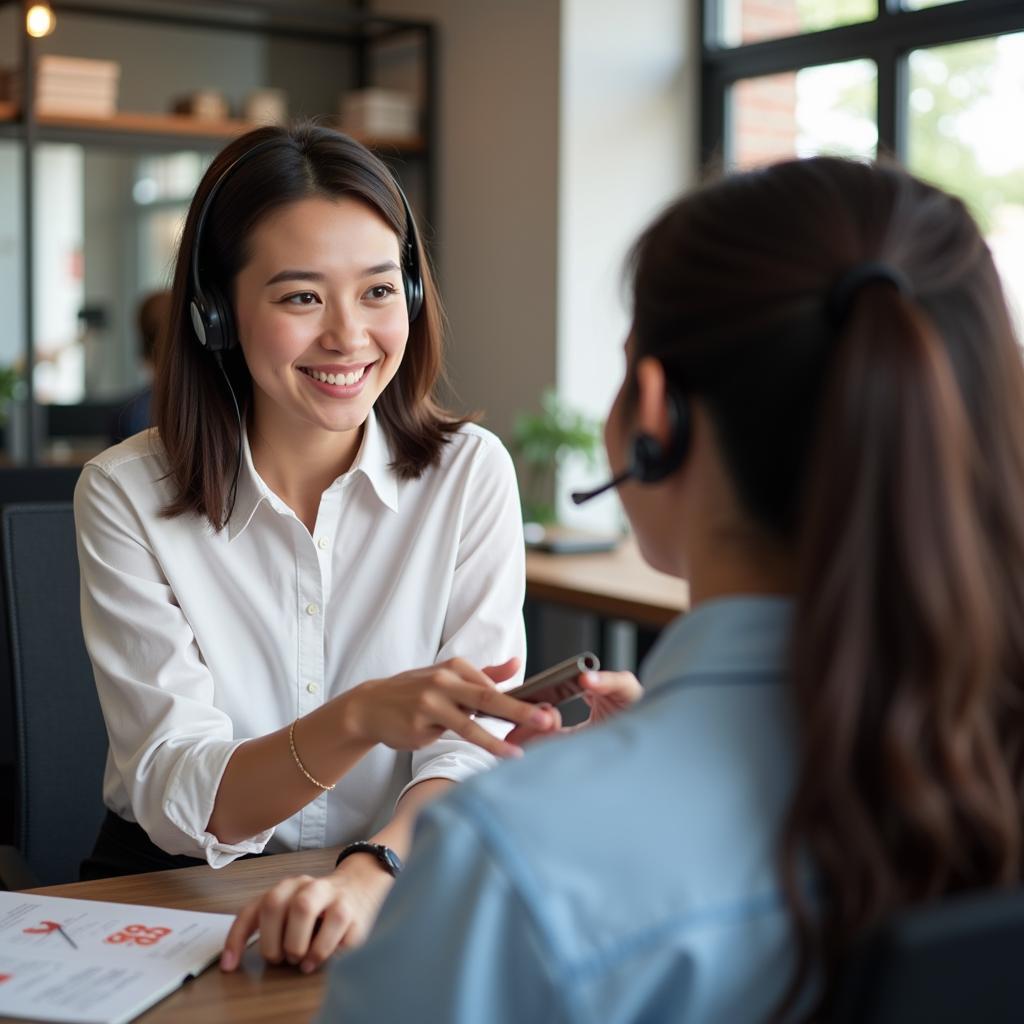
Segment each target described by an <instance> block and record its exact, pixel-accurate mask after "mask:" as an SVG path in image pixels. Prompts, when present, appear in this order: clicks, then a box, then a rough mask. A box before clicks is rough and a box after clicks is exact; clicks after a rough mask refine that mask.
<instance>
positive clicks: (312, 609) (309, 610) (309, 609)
mask: <svg viewBox="0 0 1024 1024" xmlns="http://www.w3.org/2000/svg"><path fill="white" fill-rule="evenodd" d="M318 611H319V609H318V608H317V606H316V605H315V604H307V605H306V614H307V615H316V613H317V612H318Z"/></svg>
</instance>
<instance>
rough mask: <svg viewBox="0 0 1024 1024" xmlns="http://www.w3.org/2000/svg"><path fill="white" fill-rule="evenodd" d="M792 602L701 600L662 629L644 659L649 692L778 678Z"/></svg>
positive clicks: (747, 598) (643, 674)
mask: <svg viewBox="0 0 1024 1024" xmlns="http://www.w3.org/2000/svg"><path fill="white" fill-rule="evenodd" d="M792 616H793V601H792V599H791V598H789V597H781V596H776V595H772V596H762V595H758V596H752V595H744V596H736V597H723V598H714V599H712V600H710V601H704V602H702V603H701V604H699V605H697V606H696V607H694V608H693V609H692V610H691V611H689V612H687V613H686V614H685V615H681V616H680V617H679V618H677V619H675V620H673V621H672V622H671V623H669V625H668V626H667V627H666V628H665V629H664V630H663V632H662V634H661V636H660V637H659V638H658V642H657V643H656V644H655V645H654V647H653V648H652V650H651V652H650V654H649V655H648V656H647V658H646V659H645V660H644V663H643V665H642V666H641V670H640V680H641V682H642V683H643V684H644V687H645V688H646V689H648V690H651V689H654V688H657V687H659V686H662V685H663V684H665V683H668V682H672V681H676V680H682V679H685V678H686V677H687V676H697V675H700V676H709V675H712V676H713V675H716V674H722V675H730V676H732V675H735V674H736V673H750V672H757V673H779V674H781V673H782V672H783V671H784V670H785V667H786V659H787V656H788V650H789V630H790V623H791V622H792Z"/></svg>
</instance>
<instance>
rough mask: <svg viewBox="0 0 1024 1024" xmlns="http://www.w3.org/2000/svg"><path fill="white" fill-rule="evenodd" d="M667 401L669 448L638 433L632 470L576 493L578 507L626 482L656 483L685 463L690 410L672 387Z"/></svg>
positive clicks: (667, 393) (573, 497) (688, 439)
mask: <svg viewBox="0 0 1024 1024" xmlns="http://www.w3.org/2000/svg"><path fill="white" fill-rule="evenodd" d="M665 400H666V402H667V406H668V418H669V439H668V445H667V446H666V445H663V444H662V443H661V442H660V441H659V440H658V439H657V438H655V437H652V436H651V435H650V434H637V435H636V437H634V438H633V458H632V461H631V463H630V465H629V468H628V469H625V470H623V471H622V472H621V473H619V474H618V475H616V476H614V477H612V479H611V480H607V481H605V483H603V484H601V485H600V486H599V487H595V488H594V489H593V490H591V491H573V493H572V500H573V502H574V503H575V504H577V505H582V504H583V503H584V502H585V501H590V499H591V498H596V497H597V496H598V495H599V494H604V492H605V491H610V490H611V489H612V488H613V487H618V486H619V485H620V484H624V483H625V482H626V481H627V480H636V481H638V482H639V483H644V484H653V483H657V482H658V481H659V480H664V479H665V477H667V476H670V475H671V474H672V473H674V472H675V471H676V470H677V469H678V468H679V467H680V466H681V465H682V464H683V460H684V459H685V458H686V453H687V451H688V450H689V448H690V432H691V425H690V407H689V405H688V404H687V401H686V399H685V398H683V396H682V395H681V394H680V393H679V392H678V391H676V390H675V388H673V387H672V386H671V385H669V386H668V387H667V388H666V389H665Z"/></svg>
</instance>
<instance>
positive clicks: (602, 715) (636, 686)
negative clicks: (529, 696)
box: [505, 672, 644, 746]
mask: <svg viewBox="0 0 1024 1024" xmlns="http://www.w3.org/2000/svg"><path fill="white" fill-rule="evenodd" d="M580 685H581V686H582V687H583V699H584V700H585V701H586V702H587V704H588V705H589V706H590V715H589V716H588V718H587V720H586V721H585V722H581V723H580V724H579V725H574V726H570V727H565V726H563V725H562V716H561V714H560V713H559V711H558V708H555V707H552V706H551V705H550V704H541V705H538V706H539V707H542V708H543V709H544V710H546V711H547V712H548V713H549V714H550V715H551V717H552V719H553V721H552V722H551V723H549V724H548V725H547V726H544V727H538V726H535V725H529V724H528V725H520V726H516V728H515V729H513V730H512V731H511V732H510V733H509V734H508V735H507V736H506V737H505V741H506V742H507V743H514V744H516V745H517V746H522V745H523V744H524V743H529V742H530V740H534V739H537V737H539V736H562V735H565V734H566V733H570V732H576V731H577V730H578V729H584V728H586V727H587V726H588V725H596V724H597V723H599V722H603V721H605V720H606V719H608V718H611V716H612V715H614V714H617V713H618V712H619V711H622V710H623V709H624V708H628V707H629V706H630V705H631V704H635V703H636V702H637V701H638V700H639V699H640V698H641V697H642V696H643V693H644V688H643V687H642V686H641V685H640V681H639V680H638V679H637V677H636V676H635V675H633V673H632V672H584V673H583V674H582V675H581V676H580Z"/></svg>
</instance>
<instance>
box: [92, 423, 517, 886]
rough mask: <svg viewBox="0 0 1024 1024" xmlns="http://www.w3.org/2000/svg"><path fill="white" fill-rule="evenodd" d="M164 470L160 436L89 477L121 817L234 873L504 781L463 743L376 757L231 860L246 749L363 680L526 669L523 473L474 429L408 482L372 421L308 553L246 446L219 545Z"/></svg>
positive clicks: (113, 801)
mask: <svg viewBox="0 0 1024 1024" xmlns="http://www.w3.org/2000/svg"><path fill="white" fill-rule="evenodd" d="M162 451H163V450H162V448H161V447H160V443H159V439H158V435H157V433H156V431H148V432H144V433H142V434H137V435H136V436H135V437H133V438H130V439H129V440H127V441H125V442H123V443H122V444H120V445H118V446H116V447H114V448H111V449H109V450H108V451H106V452H104V453H103V454H102V455H100V456H98V457H97V458H95V459H93V460H92V461H91V462H89V463H88V464H87V465H86V467H85V469H84V470H83V472H82V476H81V479H80V480H79V483H78V487H77V489H76V491H75V521H76V525H77V529H78V557H79V565H80V569H81V579H82V627H83V631H84V634H85V642H86V647H87V648H88V651H89V656H90V658H91V659H92V664H93V669H94V673H95V677H96V687H97V690H98V692H99V698H100V704H101V705H102V708H103V715H104V718H105V719H106V724H107V731H108V733H109V736H110V752H109V755H108V758H107V765H106V774H105V777H104V785H103V797H104V800H105V802H106V804H107V806H108V807H110V808H111V809H112V810H113V811H115V812H116V813H117V814H119V815H120V816H121V817H123V818H125V819H126V820H128V821H136V822H138V823H139V824H141V825H142V827H143V828H144V829H145V830H146V832H147V833H148V834H149V836H150V838H151V839H152V840H153V842H155V843H156V844H157V845H158V846H160V847H161V848H162V849H164V850H165V851H167V852H168V853H173V854H188V855H190V856H193V857H200V858H205V859H206V860H207V862H208V863H210V864H211V865H213V866H214V867H222V866H223V865H225V864H228V863H230V862H231V861H232V860H234V859H235V858H236V857H238V856H240V855H241V854H243V853H251V852H259V851H261V850H263V849H264V848H267V849H268V850H272V851H275V852H276V851H284V850H297V849H306V848H310V847H323V846H332V845H337V844H341V843H346V842H350V841H352V840H354V839H359V838H364V837H366V836H368V835H370V834H372V832H374V831H375V830H376V829H377V828H379V827H381V826H382V825H383V824H384V823H385V822H386V821H387V820H388V818H389V817H390V815H391V813H392V811H393V808H394V803H395V801H396V799H397V798H398V797H399V796H400V795H401V794H402V793H403V792H404V790H405V789H407V788H408V787H409V786H410V785H411V784H413V783H415V782H421V781H423V780H424V779H429V778H445V779H452V780H460V779H463V778H466V777H468V776H469V775H472V774H474V773H475V772H478V771H480V770H482V769H484V768H487V767H489V766H490V765H491V764H492V763H493V758H492V757H491V756H490V755H489V754H487V753H486V752H485V751H483V750H481V749H480V748H479V747H476V746H474V745H472V744H470V743H467V742H465V741H463V740H461V739H460V738H458V737H456V736H454V734H451V733H447V734H445V735H444V736H442V737H441V739H440V740H438V741H437V742H436V743H434V744H432V745H430V746H429V747H425V748H423V749H422V750H419V751H417V752H415V753H412V754H410V753H408V752H400V751H394V750H391V749H389V748H387V747H384V746H382V745H378V746H376V747H374V748H373V750H372V751H371V752H370V753H369V754H367V755H366V756H365V757H364V758H363V759H362V760H361V761H359V762H358V763H357V764H356V765H355V766H354V767H353V768H352V769H351V770H350V771H349V772H348V773H347V774H346V775H345V776H344V777H343V778H342V779H341V780H340V781H339V782H338V784H337V786H336V787H335V789H334V790H333V791H332V792H330V793H323V794H321V795H320V796H319V797H317V798H316V799H315V800H313V801H312V803H310V804H307V805H306V807H304V808H303V809H302V810H301V811H299V812H298V813H297V814H295V815H294V816H292V817H291V818H289V819H288V820H287V821H284V822H282V823H281V824H279V825H278V826H277V827H276V828H274V829H269V830H267V831H266V832H262V833H260V834H259V835H256V836H252V837H251V838H250V839H247V840H245V841H243V842H239V843H233V844H228V843H222V842H219V841H218V840H217V838H216V837H215V836H213V835H212V834H211V833H210V832H208V831H207V829H206V825H207V822H208V821H209V819H210V814H211V813H212V811H213V803H214V797H215V796H216V793H217V787H218V786H219V785H220V780H221V776H222V774H223V772H224V768H225V766H226V765H227V762H228V759H229V758H230V757H231V755H232V753H233V752H234V750H235V748H236V747H238V746H239V745H240V744H241V743H242V742H243V741H244V740H246V739H249V738H251V737H256V736H263V735H266V734H267V733H270V732H273V731H275V730H277V729H280V728H281V727H282V726H284V725H287V724H288V723H289V722H290V721H292V720H293V719H294V718H297V717H299V716H302V715H305V714H307V713H308V712H310V711H313V710H314V709H315V708H318V707H319V706H320V705H321V704H324V703H325V702H327V701H329V700H330V699H331V698H332V697H336V696H337V695H338V694H340V693H344V692H345V691H346V690H350V689H352V688H353V687H355V686H356V685H358V684H359V683H362V682H364V681H366V680H368V679H373V678H380V677H383V676H389V675H394V674H396V673H398V672H402V671H405V670H407V669H412V668H419V667H423V666H426V665H431V664H434V663H435V662H438V661H443V660H445V659H447V658H451V657H456V656H458V657H463V658H466V659H467V660H469V661H470V662H472V663H473V664H475V665H478V666H484V665H490V664H497V663H500V662H502V661H504V660H506V659H507V658H510V657H512V656H513V655H516V656H519V657H520V658H522V657H523V655H524V653H525V636H524V631H523V620H522V605H523V596H524V587H525V571H524V557H523V538H522V524H521V519H520V509H519V497H518V492H517V488H516V481H515V472H514V469H513V467H512V462H511V459H510V458H509V456H508V453H507V452H506V451H505V449H504V448H503V447H502V445H501V443H500V441H498V440H497V438H495V437H494V436H493V435H492V434H490V433H488V432H487V431H486V430H483V429H481V428H479V427H476V426H472V425H470V426H465V427H463V428H461V429H460V430H459V432H458V433H457V434H455V435H454V436H453V437H452V438H451V441H450V442H449V443H448V444H447V445H446V446H445V447H444V449H443V454H442V457H441V463H440V465H439V466H437V467H435V468H432V469H428V470H426V471H425V472H424V473H423V475H422V476H421V477H420V478H419V479H417V480H400V479H399V478H398V477H397V475H396V474H395V473H394V472H392V470H391V469H390V468H389V463H390V453H389V451H388V446H387V440H386V438H385V436H384V434H383V432H382V431H381V429H380V427H379V425H378V424H377V422H376V420H375V418H374V415H373V413H372V412H371V414H370V417H369V419H368V420H367V423H366V429H365V430H364V435H363V442H362V445H361V447H360V450H359V453H358V455H357V457H356V460H355V462H354V464H353V466H352V468H351V469H350V470H349V472H347V473H345V474H344V475H343V476H340V477H339V478H338V479H337V480H335V481H334V483H333V484H331V486H330V487H328V489H327V490H326V491H324V493H323V495H322V497H321V499H320V508H319V511H318V513H317V519H316V527H315V529H314V530H313V534H312V536H310V534H309V532H308V531H307V529H306V527H305V526H304V525H303V524H302V523H301V522H300V521H299V519H298V517H297V516H296V515H295V513H294V512H293V511H292V510H291V509H290V508H289V507H288V506H287V505H285V503H284V502H283V501H282V500H281V499H280V498H278V497H277V495H275V494H274V493H273V492H272V491H271V490H270V489H269V488H268V487H267V486H266V484H265V483H264V482H263V481H262V480H261V479H260V477H259V475H258V474H257V473H256V471H255V469H254V468H253V465H252V458H251V454H250V452H249V448H248V444H247V443H246V444H245V446H244V456H243V463H242V469H241V473H240V476H239V480H238V492H237V500H236V503H235V508H234V512H233V514H232V516H231V518H230V520H229V522H228V525H227V526H226V527H225V529H224V530H222V531H221V532H220V533H216V532H215V531H214V530H213V529H212V528H211V527H210V525H209V523H208V522H207V521H206V520H201V519H199V518H198V517H195V516H191V515H186V516H179V517H176V518H174V519H165V518H161V516H160V514H159V513H160V509H161V508H163V507H164V506H165V505H166V504H167V503H168V501H169V500H170V498H171V494H172V489H171V484H170V481H168V480H167V479H165V478H164V476H165V473H166V465H165V462H164V459H163V457H162ZM519 681H520V678H519V677H517V678H516V679H513V680H510V681H509V682H508V684H507V685H508V686H513V685H515V684H516V683H517V682H519ZM285 770H295V771H298V769H297V768H295V767H294V766H293V765H290V764H289V765H288V766H287V768H286V769H285Z"/></svg>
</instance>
